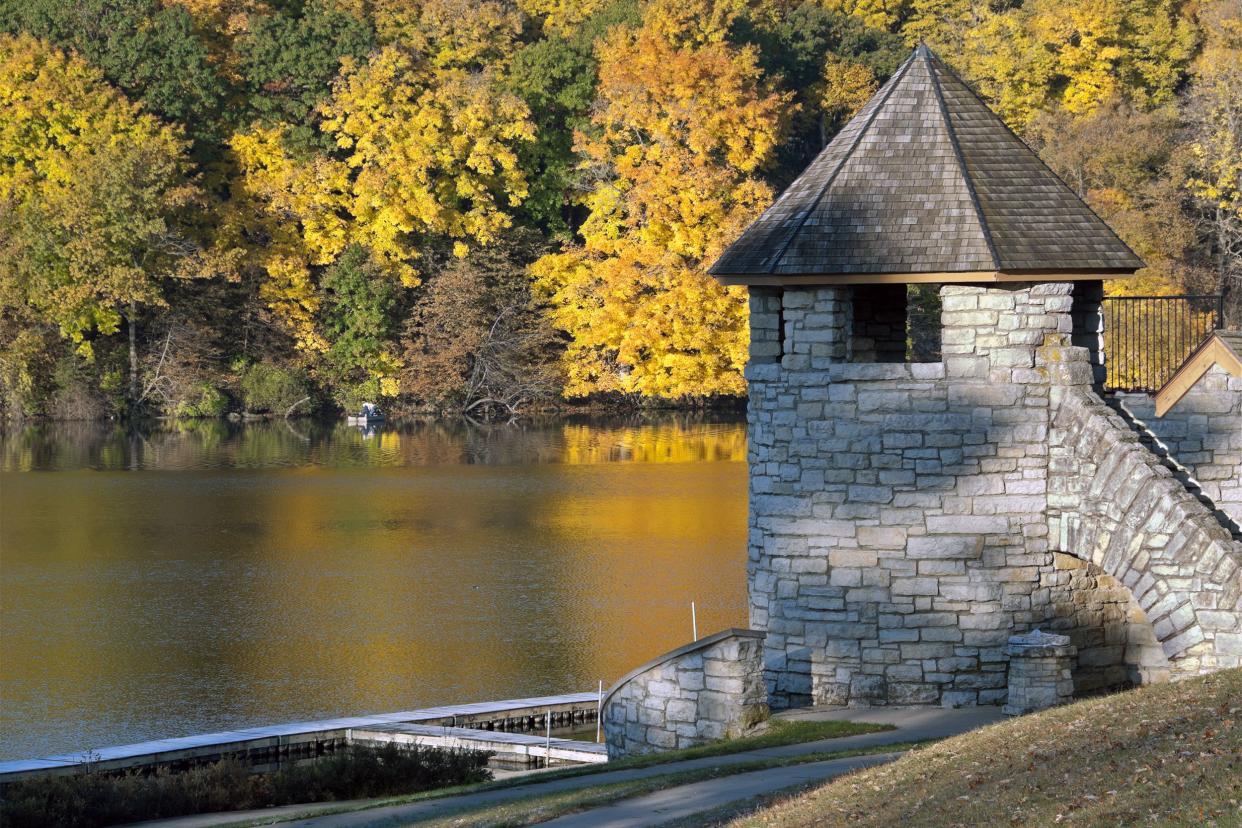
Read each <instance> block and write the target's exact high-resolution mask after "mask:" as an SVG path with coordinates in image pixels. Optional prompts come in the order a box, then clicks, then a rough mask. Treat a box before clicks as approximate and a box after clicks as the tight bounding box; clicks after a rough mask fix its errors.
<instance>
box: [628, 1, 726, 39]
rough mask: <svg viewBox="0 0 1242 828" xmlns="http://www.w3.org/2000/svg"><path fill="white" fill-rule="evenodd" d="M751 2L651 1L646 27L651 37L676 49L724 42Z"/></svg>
mask: <svg viewBox="0 0 1242 828" xmlns="http://www.w3.org/2000/svg"><path fill="white" fill-rule="evenodd" d="M747 5H748V0H647V6H646V8H645V9H644V11H643V26H644V28H645V29H646V31H647V33H648V35H650V36H655V37H658V38H661V39H662V40H664V41H666V42H668V43H669V44H672V45H674V46H701V45H703V44H706V43H721V42H723V41H724V39H725V37H727V36H728V34H729V27H730V26H731V25H733V22H734V21H735V20H736V19H737V18H738V16H739V15H741V14H742V12H744V11H746V7H747Z"/></svg>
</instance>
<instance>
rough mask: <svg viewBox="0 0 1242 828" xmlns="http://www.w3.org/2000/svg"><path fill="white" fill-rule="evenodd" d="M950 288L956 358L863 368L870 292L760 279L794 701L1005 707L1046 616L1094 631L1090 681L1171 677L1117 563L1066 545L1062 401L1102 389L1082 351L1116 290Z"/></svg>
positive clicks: (783, 617) (757, 477) (763, 621)
mask: <svg viewBox="0 0 1242 828" xmlns="http://www.w3.org/2000/svg"><path fill="white" fill-rule="evenodd" d="M941 297H942V303H943V312H942V319H943V330H942V342H943V353H944V359H943V362H938V363H924V364H899V363H882V362H873V363H864V362H860V361H858V360H857V359H856V358H861V359H862V360H868V359H874V358H875V356H874V351H871V350H869V349H868V350H866V351H865V352H864V353H858V354H856V353H855V352H854V351H855V347H856V345H857V343H858V337H857V331H858V326H857V325H856V324H855V320H854V316H855V309H854V298H855V297H854V291H853V290H852V289H851V288H847V287H838V288H833V287H823V288H798V289H793V288H786V289H784V290H783V291H782V290H779V289H767V288H752V290H751V326H752V328H751V331H752V336H751V341H752V351H751V362H750V365H749V366H748V368H747V378H748V380H749V392H750V406H749V415H748V416H749V428H750V468H751V475H750V507H751V508H750V538H749V556H748V569H749V584H750V617H751V626H752V627H754V628H756V629H762V630H766V631H767V633H768V636H767V639H766V643H765V658H766V664H767V681H768V686H769V691H770V693H771V699H772V703H773V704H774V705H777V706H785V705H796V704H805V703H812V702H813V703H819V704H886V703H940V704H975V703H1000V702H1002V701H1003V700H1004V698H1005V694H1006V670H1007V662H1008V655H1007V653H1006V641H1007V639H1008V638H1009V636H1010V635H1012V634H1014V633H1021V632H1026V631H1029V630H1031V629H1033V628H1035V627H1039V626H1042V627H1044V628H1048V629H1058V630H1060V631H1063V632H1066V633H1067V634H1069V635H1070V636H1071V638H1072V639H1074V643H1075V644H1076V645H1078V646H1083V645H1086V646H1083V649H1084V653H1085V656H1086V657H1085V659H1084V663H1082V664H1080V665H1079V667H1078V668H1077V669H1076V673H1075V681H1076V682H1078V684H1079V686H1080V687H1082V688H1083V689H1088V688H1090V689H1094V688H1097V687H1105V686H1111V685H1113V684H1115V683H1117V681H1119V680H1123V679H1122V677H1124V680H1126V681H1133V680H1136V679H1138V680H1142V679H1143V678H1144V677H1158V676H1159V675H1161V673H1160V671H1161V670H1162V669H1164V668H1163V662H1162V656H1163V653H1162V652H1156V653H1153V651H1152V648H1151V644H1152V642H1153V641H1154V640H1155V634H1154V631H1153V628H1152V627H1151V626H1150V625H1148V624H1147V623H1146V619H1145V618H1144V617H1143V612H1142V610H1141V609H1139V608H1138V607H1136V606H1134V605H1131V604H1130V602H1129V601H1128V600H1127V601H1125V602H1122V601H1121V597H1120V594H1119V591H1118V590H1119V587H1118V583H1117V581H1116V580H1114V579H1113V577H1112V573H1111V571H1109V570H1108V569H1107V568H1106V567H1100V566H1099V565H1098V564H1097V569H1096V570H1091V569H1089V568H1087V569H1086V570H1085V571H1079V570H1078V568H1077V567H1073V566H1070V565H1069V564H1068V562H1067V560H1066V559H1065V558H1062V559H1060V560H1058V558H1057V557H1056V556H1055V555H1054V549H1053V547H1052V546H1051V545H1050V543H1049V523H1048V505H1049V485H1050V463H1051V460H1052V458H1051V457H1050V434H1051V431H1052V416H1053V413H1054V408H1055V406H1054V404H1053V398H1054V395H1055V396H1056V398H1057V400H1058V401H1059V400H1061V399H1062V398H1063V397H1064V395H1063V394H1062V393H1061V391H1062V389H1063V388H1064V387H1066V386H1067V385H1075V386H1077V385H1079V384H1082V385H1084V386H1085V387H1086V388H1087V393H1090V391H1089V388H1090V383H1091V381H1092V379H1093V370H1092V368H1093V366H1092V357H1091V354H1092V353H1093V351H1092V349H1091V348H1090V347H1089V346H1084V347H1072V346H1071V344H1070V343H1071V341H1072V339H1073V338H1077V337H1078V336H1083V338H1084V339H1086V340H1092V337H1091V335H1090V333H1091V332H1090V331H1088V332H1087V333H1086V334H1084V332H1083V331H1079V330H1076V329H1075V325H1074V323H1075V318H1077V319H1078V320H1079V322H1080V327H1081V326H1082V324H1083V323H1084V321H1085V322H1090V321H1091V320H1098V307H1099V291H1098V290H1096V289H1093V288H1087V289H1084V288H1082V287H1081V286H1080V287H1079V288H1078V289H1077V290H1076V289H1075V287H1074V286H1072V285H1069V284H1014V285H997V286H989V287H964V286H946V287H944V288H943V289H942V291H941ZM876 315H877V314H876V312H875V309H874V308H872V309H869V310H868V316H869V318H874V317H875V316H876ZM782 324H783V325H784V330H783V332H782V331H781V330H780V329H779V326H781V325H782ZM1097 332H1098V327H1097ZM782 333H783V335H782ZM1058 548H1059V549H1060V550H1061V551H1064V552H1067V553H1069V554H1070V555H1075V553H1074V550H1072V549H1066V548H1065V547H1063V546H1062V547H1058ZM1077 557H1080V558H1081V559H1082V560H1084V561H1091V560H1092V559H1091V558H1090V557H1089V556H1086V555H1081V556H1077Z"/></svg>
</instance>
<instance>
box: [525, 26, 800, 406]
mask: <svg viewBox="0 0 1242 828" xmlns="http://www.w3.org/2000/svg"><path fill="white" fill-rule="evenodd" d="M653 14H654V15H656V16H657V18H659V25H650V23H651V21H650V20H648V21H647V22H646V24H645V25H644V28H643V29H642V30H641V31H639V32H638V33H631V32H614V33H613V34H612V35H611V36H610V37H609V38H608V39H606V40H605V41H603V42H602V43H600V44H599V45H598V47H597V52H598V55H599V59H600V85H599V101H600V105H599V106H598V107H597V110H596V112H595V114H594V116H593V119H592V120H593V129H592V130H591V131H590V133H589V134H581V135H579V136H578V142H577V147H578V151H579V152H580V153H581V154H582V155H583V156H584V159H585V160H584V166H585V168H587V169H591V170H596V171H598V172H599V178H600V180H599V183H598V184H597V185H596V186H595V187H594V188H593V190H592V191H591V193H590V194H589V195H588V196H587V198H586V206H587V207H588V208H589V216H588V218H587V219H586V221H585V222H584V224H583V226H582V228H581V233H582V236H583V239H584V246H583V247H582V248H578V249H572V250H569V251H567V252H564V253H559V254H553V255H549V256H546V257H544V258H543V259H541V260H540V261H538V262H537V263H536V264H535V265H534V266H533V268H532V273H533V275H534V276H535V279H536V287H537V289H538V291H539V292H540V294H541V295H542V297H543V298H544V299H545V300H546V301H547V302H548V303H549V304H550V306H551V308H552V310H551V314H552V319H553V321H554V323H555V324H557V325H558V326H559V327H561V328H563V329H564V330H566V331H568V332H569V333H570V334H571V336H572V342H571V344H570V346H569V350H568V353H567V354H566V358H565V370H566V372H567V374H568V383H567V386H566V389H565V391H566V393H567V394H568V395H571V396H575V395H585V394H589V393H592V392H597V391H618V392H623V393H638V394H643V395H649V396H661V397H678V396H682V395H711V394H740V393H744V390H745V383H744V382H743V380H742V375H741V370H742V367H743V366H744V364H745V361H746V351H747V330H746V297H745V292H744V291H742V290H740V289H737V288H730V289H726V288H724V287H722V286H720V285H719V283H717V282H716V281H715V280H713V279H712V278H711V277H709V276H708V275H707V274H706V272H705V266H706V265H707V264H709V263H710V262H711V261H712V260H713V259H714V258H715V257H716V256H717V255H718V254H719V253H720V252H721V251H722V250H723V248H724V246H725V245H727V244H728V243H729V242H731V241H732V240H733V239H735V238H736V237H737V236H738V235H739V234H740V233H741V232H742V230H743V229H745V227H746V225H747V224H749V223H750V221H752V220H753V219H754V218H755V217H756V216H757V215H758V214H759V212H760V211H761V210H762V209H763V208H764V207H765V206H766V205H767V204H768V203H769V202H770V200H771V197H772V193H771V191H770V190H769V189H768V187H767V186H766V185H765V184H763V183H762V181H760V180H759V179H758V178H757V177H756V176H755V172H756V170H757V169H758V168H759V167H760V166H761V165H762V164H763V163H764V162H765V161H766V160H767V159H768V157H769V156H770V154H771V153H772V150H773V149H774V148H775V146H776V144H777V142H778V140H779V139H780V137H781V135H782V131H783V129H784V127H785V122H786V116H787V114H788V110H789V107H788V104H789V100H790V98H789V96H788V95H782V94H776V93H774V92H772V91H771V90H770V89H769V88H768V87H767V85H766V84H765V83H764V81H763V80H762V77H761V72H760V70H759V68H758V65H757V60H756V54H755V53H754V52H753V51H751V50H737V49H734V48H732V47H731V46H729V45H727V44H725V43H722V42H716V41H707V42H703V43H701V44H700V45H697V46H687V45H682V44H681V43H679V42H678V41H679V40H681V39H683V36H682V35H678V34H676V33H672V34H670V33H669V32H668V29H667V28H665V26H664V22H665V20H666V18H663V17H660V15H662V14H663V12H662V11H659V10H657V11H653Z"/></svg>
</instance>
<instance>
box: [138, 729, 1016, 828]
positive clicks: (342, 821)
mask: <svg viewBox="0 0 1242 828" xmlns="http://www.w3.org/2000/svg"><path fill="white" fill-rule="evenodd" d="M779 718H783V719H795V720H828V719H839V720H844V721H867V722H877V723H879V724H891V725H894V726H895V727H896V728H897V729H896V730H887V731H883V732H881V733H862V734H859V735H857V736H844V737H841V738H839V739H825V740H822V741H818V742H803V743H801V744H797V745H782V746H781V747H772V748H763V749H760V750H750V751H745V752H743V753H731V754H728V755H727V756H711V757H705V758H703V759H688V760H685V761H681V762H669V763H667V764H663V765H653V766H651V767H647V768H634V769H630V770H615V771H601V772H598V773H591V774H586V775H583V776H575V777H570V778H568V779H552V780H548V781H546V782H543V781H538V779H537V778H535V779H532V780H531V783H530V784H527V785H519V786H515V787H512V788H501V789H498V790H491V791H481V792H479V793H473V794H463V795H461V796H448V797H441V798H439V799H428V800H423V801H420V802H411V803H409V804H406V805H387V806H383V807H378V808H370V809H367V810H362V811H352V812H350V813H345V814H325V815H322V816H313V817H310V818H308V819H302V820H298V821H296V822H282V823H281V824H282V825H285V826H289V828H363V827H364V826H365V828H385V826H398V825H406V824H409V823H411V822H414V821H416V820H423V819H430V818H432V817H436V816H442V815H446V814H449V813H451V812H453V811H458V810H461V809H463V808H481V807H487V806H490V805H500V804H502V803H505V802H512V801H513V800H515V799H522V798H525V797H528V796H543V795H546V794H554V793H563V792H565V791H573V790H579V789H581V788H587V787H593V786H595V785H607V784H611V783H614V782H628V781H632V780H637V779H648V778H651V777H654V776H664V775H666V774H670V773H680V772H683V771H691V770H699V769H703V768H712V767H721V766H728V765H734V764H740V763H743V762H753V761H755V760H759V759H783V758H791V757H797V756H806V755H808V754H811V753H822V752H826V751H844V750H858V749H863V748H874V747H882V746H883V745H891V744H896V743H898V742H919V741H923V740H926V739H943V738H946V737H948V736H955V735H957V734H959V733H965V732H966V731H968V730H973V729H975V728H976V727H982V726H983V725H986V724H990V723H992V722H995V721H998V720H999V719H1001V718H1002V716H1001V712H1000V708H999V707H971V708H962V709H960V710H944V709H942V708H936V707H932V708H929V707H923V708H866V709H845V710H840V709H834V710H799V711H789V712H785V713H782V714H780V715H779ZM895 755H896V754H885V755H884V756H861V757H853V758H850V759H834V760H830V761H825V762H813V763H808V764H804V765H796V766H790V767H785V768H771V769H768V770H763V771H754V772H750V773H744V774H736V775H733V776H728V777H722V778H720V779H716V780H707V781H706V782H696V783H693V784H690V785H681V786H678V787H676V788H669V789H666V790H665V791H660V792H658V793H654V794H650V795H646V796H642V797H636V798H635V799H633V800H630V801H628V802H621V803H617V804H614V805H611V806H607V807H605V808H598V809H595V810H592V811H587V812H584V813H582V814H574V815H570V816H569V817H563V818H562V819H564V820H573V819H579V818H581V819H584V820H586V821H584V822H571V821H566V822H561V820H557V821H555V822H549V823H545V824H547V825H554V824H555V825H583V826H585V825H591V826H594V825H601V824H607V825H609V826H615V828H620V826H627V828H629V827H631V826H633V827H634V828H636V827H637V826H645V825H656V824H659V823H660V822H667V821H669V820H672V819H676V818H679V817H680V816H684V815H688V814H693V813H698V812H700V811H704V810H709V809H711V808H716V807H719V806H721V805H727V804H729V803H730V802H736V801H737V800H739V799H743V798H747V797H751V796H757V795H760V794H764V793H772V792H775V791H779V790H781V789H783V788H788V787H791V786H793V785H797V784H799V783H800V782H804V781H812V780H816V779H829V778H831V777H833V776H837V775H840V774H842V773H846V772H848V771H849V770H853V769H854V768H856V767H864V766H866V765H868V764H877V763H879V762H882V761H886V760H887V759H891V758H894V757H895ZM736 791H742V793H740V794H738V795H736V796H735V795H734V792H736ZM683 798H685V799H686V801H687V802H690V801H691V800H692V801H693V810H690V811H686V812H685V813H684V814H683V813H682V812H681V810H680V809H677V811H676V812H672V811H669V810H668V808H671V807H672V805H669V804H668V803H676V802H677V801H679V800H681V799H683ZM627 804H628V805H633V806H635V807H636V808H637V810H635V811H634V812H633V813H630V812H628V811H624V810H623V807H624V806H626V805H627ZM327 807H331V806H327V805H307V806H304V807H301V808H291V809H281V810H282V812H283V813H281V814H276V813H274V812H272V811H270V810H269V811H249V812H244V813H243V812H238V813H231V814H205V815H201V816H195V817H182V818H178V819H172V820H164V821H160V822H148V823H143V825H144V826H147V828H155V826H159V828H204V826H222V825H237V824H243V825H248V824H253V822H254V821H255V820H264V821H268V820H270V821H272V822H277V821H279V819H280V818H281V817H284V818H286V819H287V818H288V817H289V816H291V815H293V814H296V813H308V812H313V811H315V810H316V809H317V808H327ZM687 807H689V806H687ZM290 812H292V813H290ZM609 812H613V813H615V814H616V816H607V817H606V814H607V813H609ZM600 818H608V819H616V820H619V821H616V822H608V823H601V822H599V821H597V820H599V819H600Z"/></svg>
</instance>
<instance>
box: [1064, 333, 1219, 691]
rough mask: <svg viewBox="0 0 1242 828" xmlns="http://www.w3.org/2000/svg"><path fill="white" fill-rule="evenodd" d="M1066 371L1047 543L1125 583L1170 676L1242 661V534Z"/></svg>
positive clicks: (1084, 382)
mask: <svg viewBox="0 0 1242 828" xmlns="http://www.w3.org/2000/svg"><path fill="white" fill-rule="evenodd" d="M1068 350H1079V349H1068ZM1070 367H1071V368H1072V367H1074V366H1073V365H1070ZM1062 379H1063V384H1061V385H1060V387H1058V388H1057V389H1056V395H1055V397H1056V399H1055V401H1054V408H1055V414H1054V419H1053V429H1052V431H1051V434H1050V451H1051V474H1050V479H1049V496H1048V518H1047V519H1048V526H1049V529H1050V537H1051V539H1052V548H1053V549H1054V550H1057V551H1063V552H1067V553H1070V554H1073V555H1075V556H1076V557H1079V558H1082V559H1084V560H1087V561H1090V562H1091V563H1093V564H1094V565H1095V566H1097V567H1099V569H1100V570H1102V571H1103V572H1105V573H1107V574H1109V575H1110V576H1112V577H1113V578H1115V579H1116V580H1117V581H1119V582H1120V583H1121V584H1123V585H1124V586H1125V587H1126V588H1127V589H1129V590H1130V592H1131V593H1132V595H1133V597H1134V599H1135V601H1136V602H1137V603H1138V605H1139V607H1141V609H1142V611H1143V612H1144V613H1145V615H1146V617H1147V618H1148V620H1149V621H1150V622H1151V627H1152V631H1153V632H1154V634H1155V636H1156V639H1157V640H1158V641H1159V642H1160V644H1161V647H1162V649H1163V652H1164V655H1165V656H1166V658H1167V659H1168V661H1169V669H1170V671H1171V673H1172V674H1173V675H1174V676H1179V675H1182V676H1184V675H1194V674H1197V673H1201V672H1206V671H1209V670H1214V669H1218V668H1222V667H1236V666H1239V665H1242V542H1239V541H1238V540H1236V539H1234V538H1233V536H1232V535H1231V533H1230V532H1229V531H1228V530H1227V529H1226V528H1225V527H1224V526H1222V525H1221V523H1220V522H1219V521H1217V520H1216V518H1215V517H1214V516H1213V515H1212V513H1211V512H1209V511H1208V510H1207V508H1206V507H1204V505H1203V504H1202V503H1200V502H1199V500H1198V499H1197V498H1196V497H1194V496H1193V495H1192V494H1191V493H1190V492H1188V491H1187V490H1186V488H1185V487H1184V486H1183V485H1182V484H1181V483H1180V482H1179V481H1178V480H1177V479H1176V478H1175V477H1174V476H1173V473H1172V472H1170V471H1169V469H1167V468H1165V466H1164V465H1162V464H1161V462H1160V460H1159V459H1158V458H1157V457H1156V456H1155V455H1153V454H1152V453H1151V452H1149V451H1147V450H1146V449H1145V448H1144V447H1143V446H1142V445H1141V443H1140V442H1139V436H1138V435H1137V434H1136V433H1135V432H1134V431H1132V430H1131V429H1130V428H1129V427H1128V426H1127V424H1126V423H1125V421H1124V420H1122V419H1121V417H1120V416H1119V415H1118V414H1117V413H1115V412H1114V411H1112V410H1111V409H1109V408H1108V407H1107V406H1106V405H1105V404H1104V402H1103V401H1102V400H1101V399H1100V398H1099V397H1098V396H1096V395H1095V393H1094V392H1092V390H1091V388H1090V382H1089V380H1090V377H1089V376H1087V377H1084V376H1082V374H1081V372H1078V373H1077V375H1075V372H1074V371H1068V372H1066V373H1065V375H1064V376H1063V377H1062Z"/></svg>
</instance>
